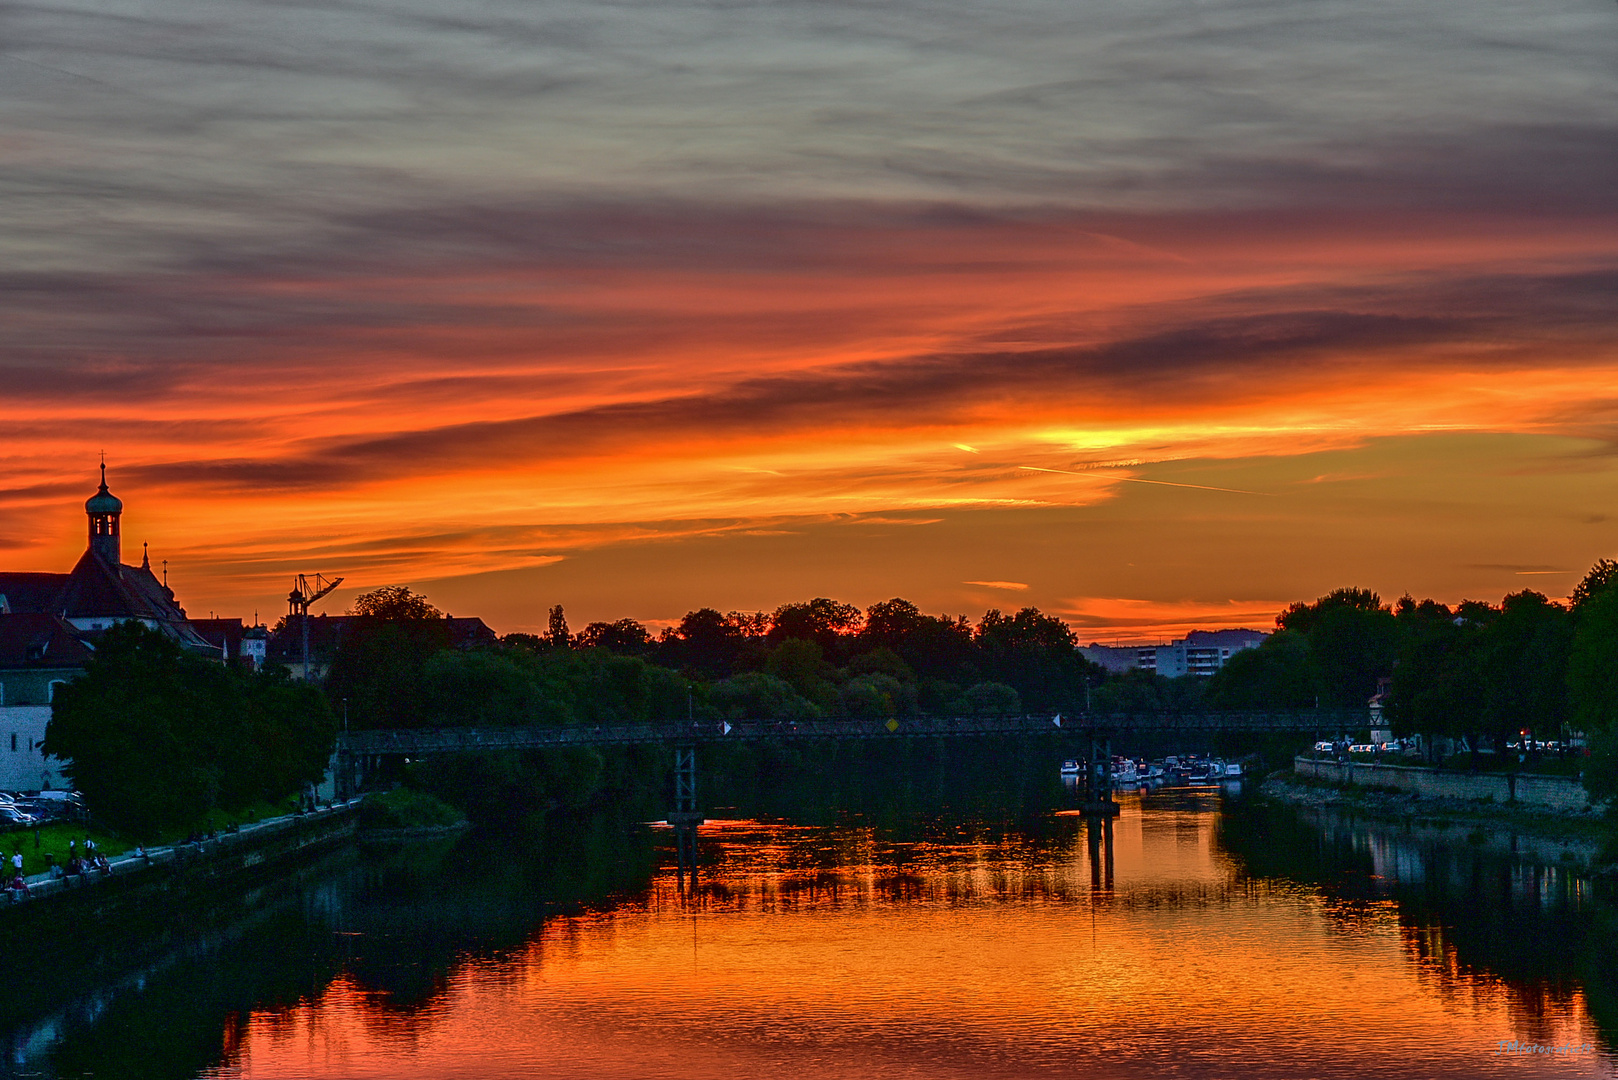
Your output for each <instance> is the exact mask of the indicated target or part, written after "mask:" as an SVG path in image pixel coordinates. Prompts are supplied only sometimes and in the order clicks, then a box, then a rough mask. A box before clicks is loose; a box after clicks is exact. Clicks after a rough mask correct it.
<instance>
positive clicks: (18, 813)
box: [0, 803, 39, 829]
mask: <svg viewBox="0 0 1618 1080" xmlns="http://www.w3.org/2000/svg"><path fill="white" fill-rule="evenodd" d="M38 820H39V819H38V818H36V817H35V816H34V815H33V814H29V813H26V812H24V811H22V810H19V809H17V808H16V807H15V806H13V805H11V804H9V803H8V804H5V805H0V828H4V829H26V828H27V827H28V826H30V825H32V824H34V823H35V822H37V821H38Z"/></svg>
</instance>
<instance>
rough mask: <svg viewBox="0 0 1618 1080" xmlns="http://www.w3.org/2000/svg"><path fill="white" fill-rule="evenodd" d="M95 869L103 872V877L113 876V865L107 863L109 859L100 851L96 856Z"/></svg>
mask: <svg viewBox="0 0 1618 1080" xmlns="http://www.w3.org/2000/svg"><path fill="white" fill-rule="evenodd" d="M95 868H96V869H97V870H99V871H101V873H102V874H103V875H111V873H112V864H111V863H109V862H108V861H107V857H106V856H105V855H103V854H101V852H99V851H98V852H96V856H95Z"/></svg>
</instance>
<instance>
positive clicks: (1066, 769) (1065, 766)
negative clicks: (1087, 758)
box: [1062, 759, 1084, 776]
mask: <svg viewBox="0 0 1618 1080" xmlns="http://www.w3.org/2000/svg"><path fill="white" fill-rule="evenodd" d="M1083 771H1084V769H1083V768H1081V767H1080V765H1079V763H1078V762H1077V761H1073V760H1071V759H1069V760H1067V761H1064V762H1062V775H1063V776H1077V775H1079V773H1081V772H1083Z"/></svg>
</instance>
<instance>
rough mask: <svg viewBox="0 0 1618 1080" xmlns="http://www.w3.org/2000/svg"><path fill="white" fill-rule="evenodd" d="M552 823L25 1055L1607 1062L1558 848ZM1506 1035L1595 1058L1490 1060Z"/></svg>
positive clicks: (1215, 824)
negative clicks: (1508, 852)
mask: <svg viewBox="0 0 1618 1080" xmlns="http://www.w3.org/2000/svg"><path fill="white" fill-rule="evenodd" d="M540 839H541V840H542V841H543V842H542V843H541V844H540V845H538V846H537V847H536V846H524V845H523V844H521V843H519V842H516V841H512V840H510V839H507V840H503V841H499V842H493V843H491V842H479V841H478V840H476V839H468V840H466V841H463V842H461V843H458V844H454V845H444V846H440V847H438V848H414V849H407V850H394V851H386V852H383V851H369V852H360V853H357V854H354V855H353V856H351V857H350V861H349V862H348V863H345V864H343V865H341V866H336V867H333V868H331V869H330V870H329V872H327V873H326V874H325V876H323V877H322V878H321V879H320V880H319V882H318V884H315V885H312V886H310V887H308V888H306V889H304V890H302V891H301V892H300V893H299V894H298V896H297V898H296V902H295V903H288V904H287V905H285V909H284V910H282V911H280V913H279V914H277V915H275V917H274V918H273V919H271V920H269V921H267V922H264V923H261V924H260V925H258V926H256V927H254V928H250V929H248V930H245V931H244V932H243V933H242V935H241V937H240V939H239V941H236V942H235V943H233V944H230V945H229V946H228V947H226V948H223V949H222V950H221V951H220V953H219V954H218V955H217V956H214V957H210V958H209V959H208V960H206V961H205V962H204V961H197V960H193V961H189V962H179V963H176V964H174V965H172V966H171V967H169V968H167V969H164V970H162V971H156V972H153V973H152V974H151V976H150V977H149V978H148V980H147V983H146V985H145V987H144V988H143V989H142V990H141V991H140V992H137V993H129V994H125V995H123V996H122V997H120V998H118V999H117V1000H115V1001H113V1002H112V1004H110V1005H109V1006H108V1007H106V1008H105V1009H103V1010H102V1012H101V1013H99V1014H98V1015H97V1016H95V1017H94V1018H87V1017H80V1018H79V1019H77V1020H70V1021H68V1022H66V1023H65V1024H64V1025H63V1026H62V1028H61V1030H59V1031H57V1032H56V1035H55V1036H54V1038H55V1041H54V1042H52V1043H51V1046H50V1048H49V1050H48V1051H47V1052H41V1051H39V1049H38V1048H37V1047H35V1049H34V1050H31V1051H29V1052H27V1053H25V1054H24V1055H23V1056H24V1058H25V1059H26V1060H25V1062H24V1064H25V1065H26V1066H27V1069H28V1070H38V1071H42V1072H44V1073H46V1074H54V1075H58V1076H82V1075H90V1074H92V1073H93V1074H95V1075H100V1076H109V1075H118V1076H154V1077H155V1076H173V1077H190V1076H197V1075H203V1076H210V1077H315V1078H319V1077H338V1076H341V1077H404V1078H411V1077H445V1076H475V1077H485V1076H515V1075H522V1076H542V1077H543V1076H568V1077H629V1076H634V1077H695V1078H702V1077H726V1078H730V1077H733V1076H735V1075H737V1074H742V1073H747V1074H751V1073H757V1072H766V1071H775V1072H783V1071H790V1072H792V1073H813V1074H815V1075H825V1076H833V1077H856V1076H858V1077H869V1076H894V1077H922V1076H948V1077H967V1076H970V1077H992V1078H997V1077H1025V1076H1049V1075H1052V1074H1058V1073H1059V1074H1062V1075H1067V1074H1071V1073H1075V1072H1078V1073H1082V1074H1086V1075H1099V1076H1104V1077H1105V1076H1112V1075H1117V1076H1124V1075H1129V1076H1132V1077H1133V1076H1140V1075H1158V1074H1166V1075H1178V1076H1196V1077H1226V1076H1229V1077H1237V1076H1242V1077H1245V1076H1251V1075H1255V1074H1257V1075H1268V1076H1286V1077H1292V1076H1300V1075H1311V1076H1321V1077H1336V1076H1342V1077H1348V1076H1354V1077H1358V1076H1365V1075H1371V1076H1377V1075H1382V1076H1411V1075H1420V1076H1491V1075H1502V1076H1503V1075H1508V1074H1509V1075H1514V1076H1520V1075H1540V1074H1554V1075H1558V1076H1563V1075H1567V1076H1594V1075H1609V1074H1610V1071H1611V1070H1610V1060H1609V1059H1608V1058H1606V1057H1604V1056H1603V1054H1602V1052H1601V1051H1600V1050H1599V1049H1598V1048H1599V1047H1601V1046H1604V1045H1611V1038H1610V1033H1611V1032H1612V1031H1613V1030H1615V1029H1614V1028H1613V1027H1612V1026H1611V1023H1610V1021H1611V1020H1612V1018H1613V1013H1612V1011H1611V1008H1610V1005H1611V1002H1612V1001H1613V1000H1614V998H1613V994H1612V991H1611V988H1612V987H1613V986H1614V985H1615V983H1614V981H1613V979H1612V971H1611V964H1612V962H1613V956H1614V950H1613V948H1612V944H1613V942H1614V941H1615V940H1618V939H1615V937H1614V934H1613V929H1614V924H1613V920H1612V909H1611V907H1610V906H1609V905H1608V904H1607V903H1606V901H1605V900H1603V899H1602V898H1600V897H1597V896H1594V895H1592V894H1591V892H1590V890H1589V886H1588V885H1587V884H1585V883H1584V882H1582V881H1580V880H1579V879H1578V878H1576V877H1574V876H1573V875H1570V874H1568V873H1566V872H1565V871H1563V870H1562V869H1561V868H1558V867H1539V868H1534V867H1529V866H1526V865H1524V864H1521V863H1515V862H1512V861H1511V860H1509V859H1503V858H1501V857H1499V856H1496V855H1491V854H1490V853H1488V852H1486V851H1483V850H1480V849H1477V848H1475V847H1472V846H1470V845H1466V844H1465V843H1464V842H1463V843H1460V844H1455V843H1449V844H1445V843H1444V842H1443V841H1442V838H1441V837H1434V836H1426V835H1422V834H1420V833H1417V832H1412V831H1409V830H1405V831H1401V830H1399V829H1397V828H1388V827H1383V826H1375V825H1369V824H1365V823H1360V822H1355V821H1353V820H1350V819H1338V818H1332V817H1329V816H1322V815H1308V814H1300V813H1298V812H1295V811H1288V810H1276V809H1266V808H1252V807H1249V808H1246V809H1243V808H1239V807H1238V808H1232V807H1224V808H1222V804H1221V796H1220V795H1219V793H1218V792H1217V791H1214V790H1212V789H1207V790H1188V789H1181V790H1168V791H1162V792H1155V793H1149V794H1146V795H1128V796H1125V797H1124V799H1123V813H1122V814H1121V815H1120V816H1119V817H1118V818H1117V819H1115V820H1113V821H1110V822H1095V821H1089V820H1086V819H1084V818H1083V817H1081V816H1078V815H1075V814H1069V813H1062V812H1054V813H1053V812H1049V811H1045V812H1035V811H1019V812H1016V813H1013V814H1006V815H999V816H994V815H986V816H977V817H967V816H962V815H961V814H959V813H957V812H945V811H934V812H921V811H917V812H911V813H907V814H896V815H882V816H880V817H879V818H878V819H877V820H872V818H870V817H867V816H864V815H859V814H845V815H843V816H841V817H840V818H838V819H835V820H831V821H817V822H816V823H814V824H804V823H803V822H802V821H788V820H780V819H759V818H750V817H746V816H741V815H738V816H736V817H733V818H729V819H721V820H715V821H712V822H710V823H709V824H707V825H705V826H704V827H703V830H702V834H701V842H700V850H699V853H698V854H699V865H698V867H697V870H696V873H695V875H694V877H690V876H686V875H684V874H682V873H680V867H679V866H678V862H677V859H676V857H675V854H676V853H675V849H674V844H673V837H672V835H670V834H668V833H666V832H664V831H658V830H650V831H648V830H644V829H642V830H628V829H625V828H623V827H622V823H615V822H610V821H607V820H605V819H603V820H599V821H597V822H595V823H593V824H592V825H591V826H590V827H588V828H578V827H575V828H573V829H570V830H567V831H566V832H564V833H559V834H557V835H554V836H549V835H548V836H545V837H543V838H540ZM1603 1028H1605V1030H1606V1031H1607V1032H1608V1033H1609V1035H1608V1036H1607V1037H1606V1038H1605V1039H1604V1037H1603V1035H1602V1030H1603ZM137 1035H138V1038H137ZM1511 1040H1516V1041H1517V1043H1518V1044H1519V1045H1533V1046H1543V1047H1558V1046H1561V1047H1568V1046H1573V1047H1583V1046H1584V1045H1585V1044H1589V1045H1590V1047H1591V1048H1592V1049H1590V1050H1588V1051H1586V1050H1580V1051H1579V1052H1577V1053H1571V1054H1566V1055H1563V1056H1556V1057H1551V1056H1547V1055H1544V1054H1539V1055H1512V1054H1502V1053H1499V1052H1498V1050H1499V1047H1500V1046H1501V1044H1502V1043H1508V1042H1510V1041H1511ZM154 1041H155V1042H156V1043H157V1044H158V1045H157V1047H156V1049H155V1050H153V1049H151V1048H152V1046H153V1043H154ZM17 1071H19V1072H20V1071H24V1070H22V1069H18V1070H17Z"/></svg>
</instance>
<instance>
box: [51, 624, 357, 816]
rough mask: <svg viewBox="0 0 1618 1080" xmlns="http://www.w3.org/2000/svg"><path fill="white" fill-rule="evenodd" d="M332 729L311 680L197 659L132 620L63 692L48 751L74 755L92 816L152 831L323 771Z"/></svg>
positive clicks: (73, 771) (74, 773) (109, 635)
mask: <svg viewBox="0 0 1618 1080" xmlns="http://www.w3.org/2000/svg"><path fill="white" fill-rule="evenodd" d="M335 734H336V725H335V723H334V721H333V719H332V715H331V711H330V709H329V708H328V707H327V705H326V703H325V699H324V698H323V697H321V695H320V693H319V691H317V690H315V689H314V688H313V687H309V686H304V685H300V684H295V683H292V682H291V681H289V680H288V679H287V678H286V675H285V673H284V672H281V671H271V672H267V673H245V672H241V671H238V670H235V669H233V668H228V667H226V666H224V665H222V664H218V663H215V662H213V661H211V660H206V659H203V658H201V657H197V656H193V655H191V654H188V653H186V652H184V651H183V650H182V649H181V648H180V647H179V646H178V645H177V644H175V643H174V642H173V641H172V640H170V639H169V638H168V637H166V636H164V635H163V634H161V633H159V632H157V631H155V630H148V629H147V628H146V627H144V626H142V625H141V624H139V623H135V622H128V623H122V624H119V625H118V626H115V627H113V628H112V629H111V630H108V631H107V632H106V633H105V634H104V635H103V636H102V637H101V639H100V641H99V642H98V643H97V647H96V654H95V658H94V659H93V660H91V662H90V664H89V666H88V667H87V668H86V670H85V673H84V675H83V676H82V677H81V678H79V679H77V680H75V681H73V682H72V683H69V684H68V685H67V686H64V687H61V688H59V690H58V691H57V695H56V698H55V700H54V701H53V703H52V707H51V720H50V724H49V726H48V727H47V729H46V732H45V743H44V749H45V751H46V753H49V754H52V755H55V756H57V757H62V758H67V759H70V760H71V764H70V765H69V766H68V768H67V773H68V775H69V776H70V777H71V778H72V780H73V782H74V784H75V785H76V786H77V787H78V788H79V789H80V790H81V791H83V792H84V794H85V798H86V799H87V800H88V802H89V805H90V809H91V810H92V812H94V813H95V814H96V815H97V817H99V818H101V819H102V820H103V821H105V822H106V823H107V824H109V825H111V826H113V827H114V828H120V829H125V830H127V831H129V832H130V833H132V834H133V835H135V836H138V837H141V838H149V837H153V836H155V835H157V834H158V833H160V832H161V831H163V830H166V829H185V828H189V827H191V826H194V825H196V824H197V823H198V822H200V821H201V820H202V819H203V817H204V816H205V815H206V814H207V812H208V811H209V810H211V809H213V808H214V807H215V806H226V807H237V806H243V805H246V804H248V803H251V802H253V801H255V800H257V799H261V798H274V797H278V796H280V795H284V794H287V793H289V792H291V791H294V790H296V789H297V787H298V786H300V785H301V784H303V783H305V782H312V781H315V780H318V779H320V777H321V776H322V775H323V773H324V771H325V766H326V762H327V760H328V758H329V756H330V754H331V747H332V741H333V739H334V738H335Z"/></svg>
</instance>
